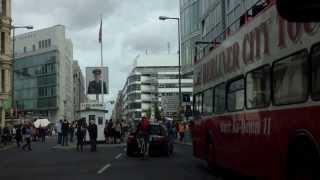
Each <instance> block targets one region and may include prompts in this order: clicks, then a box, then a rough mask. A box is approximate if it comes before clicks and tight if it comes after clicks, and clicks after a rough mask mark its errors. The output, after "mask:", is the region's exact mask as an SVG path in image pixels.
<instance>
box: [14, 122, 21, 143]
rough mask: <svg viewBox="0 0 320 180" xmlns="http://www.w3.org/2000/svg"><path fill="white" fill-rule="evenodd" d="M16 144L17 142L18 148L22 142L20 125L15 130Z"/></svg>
mask: <svg viewBox="0 0 320 180" xmlns="http://www.w3.org/2000/svg"><path fill="white" fill-rule="evenodd" d="M15 138H16V142H17V147H18V148H20V143H21V141H22V129H21V125H19V126H18V127H17V129H16V136H15Z"/></svg>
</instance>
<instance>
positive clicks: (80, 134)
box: [76, 120, 87, 152]
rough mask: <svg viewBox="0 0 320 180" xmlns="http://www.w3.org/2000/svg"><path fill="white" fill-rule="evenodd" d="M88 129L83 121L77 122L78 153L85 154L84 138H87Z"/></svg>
mask: <svg viewBox="0 0 320 180" xmlns="http://www.w3.org/2000/svg"><path fill="white" fill-rule="evenodd" d="M86 131H87V129H86V127H85V123H84V121H83V120H78V122H77V133H76V134H77V151H79V150H80V151H81V152H83V144H84V138H85V136H86Z"/></svg>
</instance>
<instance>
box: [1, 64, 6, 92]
mask: <svg viewBox="0 0 320 180" xmlns="http://www.w3.org/2000/svg"><path fill="white" fill-rule="evenodd" d="M5 86H6V70H4V69H2V70H1V92H5Z"/></svg>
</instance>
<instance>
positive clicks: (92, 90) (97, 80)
mask: <svg viewBox="0 0 320 180" xmlns="http://www.w3.org/2000/svg"><path fill="white" fill-rule="evenodd" d="M92 73H93V75H94V80H93V81H90V82H89V86H88V94H101V92H102V87H101V83H102V82H103V93H104V94H106V93H107V85H106V82H105V81H103V80H102V72H101V69H94V70H93V71H92Z"/></svg>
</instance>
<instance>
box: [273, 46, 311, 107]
mask: <svg viewBox="0 0 320 180" xmlns="http://www.w3.org/2000/svg"><path fill="white" fill-rule="evenodd" d="M272 77H273V81H272V83H273V86H272V87H273V88H272V89H273V97H272V98H273V102H274V104H275V105H285V104H293V103H300V102H304V101H305V100H307V98H308V88H307V87H308V85H309V83H308V53H307V51H306V50H304V51H300V52H298V53H295V54H293V55H291V56H289V57H286V58H284V59H282V60H280V61H278V62H275V63H274V65H273V69H272Z"/></svg>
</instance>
